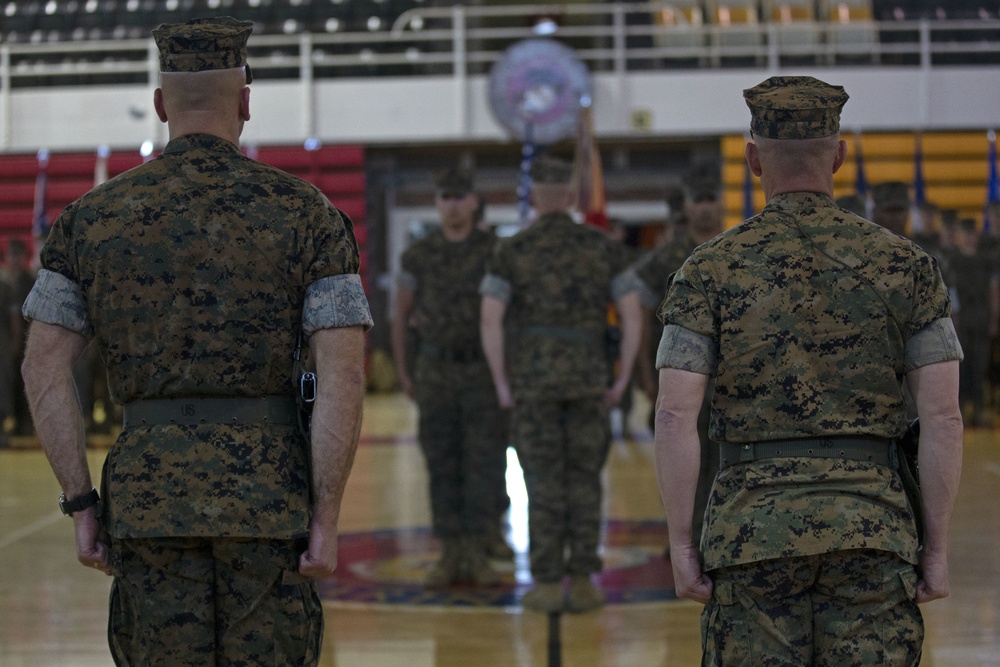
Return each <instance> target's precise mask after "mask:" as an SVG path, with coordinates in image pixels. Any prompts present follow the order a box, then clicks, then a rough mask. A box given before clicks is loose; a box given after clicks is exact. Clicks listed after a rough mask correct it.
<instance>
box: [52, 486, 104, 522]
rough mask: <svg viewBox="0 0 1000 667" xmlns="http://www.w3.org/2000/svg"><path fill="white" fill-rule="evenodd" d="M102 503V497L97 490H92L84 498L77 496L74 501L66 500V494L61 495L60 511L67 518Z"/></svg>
mask: <svg viewBox="0 0 1000 667" xmlns="http://www.w3.org/2000/svg"><path fill="white" fill-rule="evenodd" d="M99 502H101V496H100V495H98V493H97V489H91V490H90V491H89V492H88V493H85V494H83V495H82V496H77V497H76V498H74V499H73V500H66V494H65V493H60V494H59V509H61V510H62V513H63V514H65V515H66V516H73V514H74V513H75V512H80V511H82V510H85V509H87V508H88V507H93V506H94V505H96V504H97V503H99Z"/></svg>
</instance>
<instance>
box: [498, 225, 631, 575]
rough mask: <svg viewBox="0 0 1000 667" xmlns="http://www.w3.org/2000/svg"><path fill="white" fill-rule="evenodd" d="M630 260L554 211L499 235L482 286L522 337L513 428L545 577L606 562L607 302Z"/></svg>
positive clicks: (624, 286) (539, 568) (622, 282)
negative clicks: (602, 535) (603, 498)
mask: <svg viewBox="0 0 1000 667" xmlns="http://www.w3.org/2000/svg"><path fill="white" fill-rule="evenodd" d="M628 260H629V254H628V250H627V248H626V247H625V246H623V245H621V244H619V243H618V242H616V241H613V240H611V239H609V238H608V237H607V236H605V235H604V234H603V233H601V232H600V231H598V230H597V229H594V228H592V227H586V226H584V225H579V224H576V223H575V222H573V220H572V218H570V217H569V216H568V215H566V214H561V213H554V214H549V215H545V216H542V217H541V218H539V219H538V220H537V221H536V222H534V223H533V224H532V225H531V226H529V227H528V228H526V229H524V230H523V231H521V232H519V233H518V234H516V235H514V236H513V237H510V238H507V239H502V240H501V241H499V242H498V244H497V250H496V254H495V255H494V259H493V261H492V262H491V264H490V267H489V271H488V273H487V276H486V277H485V278H484V280H483V285H482V287H481V289H480V292H481V293H482V294H484V295H488V296H491V297H493V298H496V299H498V300H500V301H502V302H504V303H505V304H507V310H506V323H507V324H508V325H509V329H510V330H511V332H512V336H513V337H514V338H516V340H517V344H516V345H515V346H511V347H512V349H511V351H510V363H509V369H510V370H509V374H510V381H511V390H512V392H513V395H514V399H515V402H516V403H515V408H514V415H513V422H512V429H513V439H514V445H515V447H516V449H517V454H518V458H519V460H520V463H521V467H522V468H523V470H524V481H525V485H526V487H527V491H528V528H529V533H530V556H531V574H532V576H533V578H534V579H535V581H536V582H540V583H555V582H558V581H560V580H561V579H562V577H563V575H565V574H570V575H588V574H590V573H592V572H599V571H600V570H601V559H600V557H599V556H598V554H597V548H598V545H599V541H600V521H601V478H600V474H601V469H602V468H603V466H604V462H605V459H606V458H607V454H608V448H609V443H610V428H609V424H608V414H607V410H605V409H604V408H603V407H602V405H601V398H602V396H603V394H604V392H605V390H606V389H607V387H608V385H609V381H610V379H611V366H610V363H609V362H608V360H607V358H606V355H605V351H604V342H605V332H606V327H607V304H608V302H609V301H612V300H616V299H618V298H620V297H621V296H622V295H624V294H626V293H627V292H628V291H630V290H632V289H634V285H633V284H631V283H630V282H629V280H628V274H627V273H626V269H627V268H628ZM567 549H568V552H569V554H568V557H567V556H566V555H565V552H566V550H567Z"/></svg>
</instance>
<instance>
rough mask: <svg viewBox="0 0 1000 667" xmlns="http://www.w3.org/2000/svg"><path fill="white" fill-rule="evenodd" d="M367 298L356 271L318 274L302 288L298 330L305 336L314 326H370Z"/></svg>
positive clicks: (309, 333)
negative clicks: (331, 274) (321, 275)
mask: <svg viewBox="0 0 1000 667" xmlns="http://www.w3.org/2000/svg"><path fill="white" fill-rule="evenodd" d="M373 324H374V322H373V321H372V314H371V310H370V309H369V307H368V298H367V297H366V296H365V291H364V288H362V286H361V277H360V276H358V275H357V274H356V273H348V274H342V275H339V276H328V277H326V278H320V279H319V280H317V281H315V282H314V283H312V284H311V285H309V287H307V288H306V298H305V303H304V304H303V307H302V331H303V332H304V333H305V335H306V336H310V335H312V333H313V332H314V331H316V330H318V329H336V328H341V327H357V326H360V327H364V329H365V331H367V330H368V329H371V328H372V325H373Z"/></svg>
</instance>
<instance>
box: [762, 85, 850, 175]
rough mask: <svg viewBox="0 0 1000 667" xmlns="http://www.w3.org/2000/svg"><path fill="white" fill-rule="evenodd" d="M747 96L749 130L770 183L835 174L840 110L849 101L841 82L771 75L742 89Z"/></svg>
mask: <svg viewBox="0 0 1000 667" xmlns="http://www.w3.org/2000/svg"><path fill="white" fill-rule="evenodd" d="M743 98H744V100H745V101H746V104H747V106H748V107H749V108H750V115H751V121H750V132H751V135H752V136H753V139H754V142H755V144H756V146H757V152H758V154H759V156H760V161H761V164H762V168H763V169H764V171H765V173H767V177H768V178H769V179H770V181H771V182H775V181H778V182H781V181H791V182H796V183H797V182H801V181H803V180H804V179H805V180H808V179H811V178H814V179H822V180H825V179H828V178H831V177H832V173H833V172H832V168H833V158H834V157H835V156H836V153H837V150H838V146H839V143H840V113H841V110H842V109H843V108H844V104H845V103H846V102H847V100H848V95H847V93H846V92H845V91H844V88H843V86H832V85H830V84H828V83H825V82H823V81H820V80H818V79H814V78H813V77H811V76H773V77H771V78H770V79H768V80H767V81H764V82H762V83H760V84H758V85H756V86H754V87H753V88H747V89H746V90H744V91H743ZM831 188H832V184H831ZM778 189H779V190H780V189H781V188H780V186H779V188H778ZM824 189H826V188H824ZM767 190H768V188H767V187H765V192H766V191H767Z"/></svg>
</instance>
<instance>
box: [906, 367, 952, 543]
mask: <svg viewBox="0 0 1000 667" xmlns="http://www.w3.org/2000/svg"><path fill="white" fill-rule="evenodd" d="M958 375H959V362H958V361H948V362H942V363H938V364H931V365H929V366H924V367H922V368H918V369H916V370H914V371H911V372H910V373H909V374H907V376H906V382H907V384H908V385H909V388H910V392H911V394H912V395H913V397H914V400H915V401H916V404H917V414H918V415H919V416H920V446H919V452H920V453H919V461H918V463H919V466H920V494H921V500H922V504H923V512H924V546H925V554H928V555H935V554H941V555H943V554H946V553H947V550H948V527H949V524H950V522H951V513H952V511H953V509H954V507H955V496H956V495H957V494H958V483H959V478H960V477H961V474H962V411H961V407H960V405H959V401H958Z"/></svg>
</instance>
